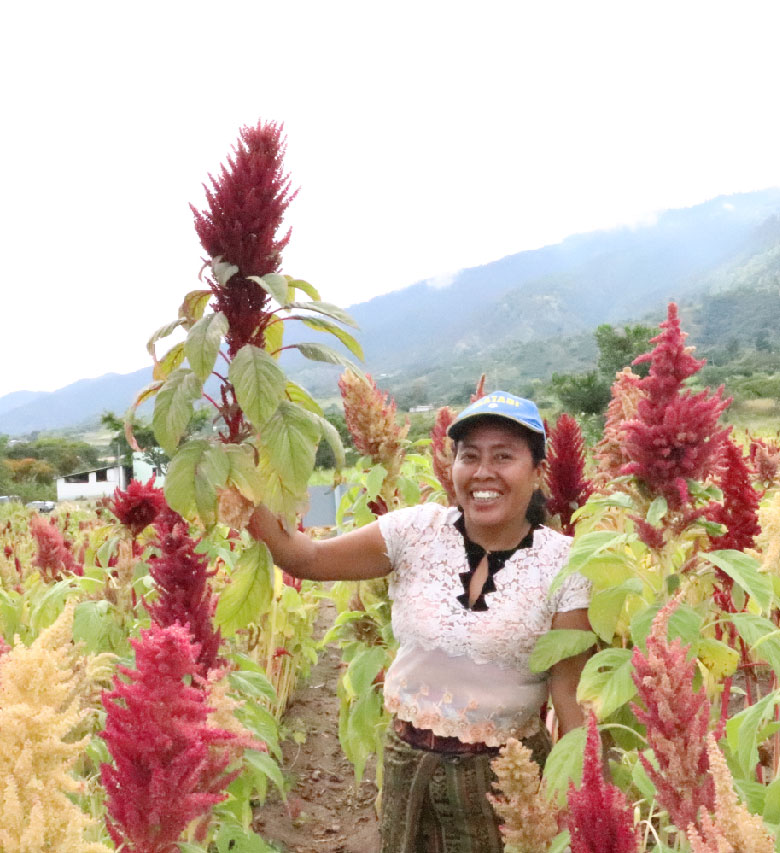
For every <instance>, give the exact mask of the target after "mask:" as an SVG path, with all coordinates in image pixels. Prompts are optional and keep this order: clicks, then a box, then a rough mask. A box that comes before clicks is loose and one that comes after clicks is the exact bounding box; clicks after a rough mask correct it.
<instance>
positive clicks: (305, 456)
mask: <svg viewBox="0 0 780 853" xmlns="http://www.w3.org/2000/svg"><path fill="white" fill-rule="evenodd" d="M319 437H320V430H319V426H318V425H317V424H316V423H315V422H314V421H313V420H312V416H311V414H310V413H309V412H307V411H305V410H304V409H301V408H300V406H296V405H295V404H294V403H288V402H287V401H285V400H283V401H282V402H281V403H280V404H279V407H278V408H277V410H276V411H275V412H274V413H273V415H272V417H271V418H270V419H269V420H268V421H267V423H265V424H264V426H263V429H262V432H261V434H260V435H259V436H258V438H257V440H256V441H257V451H258V456H259V463H258V469H259V471H260V474H261V478H262V480H263V486H264V492H263V502H264V503H265V504H266V505H267V506H268V508H269V509H270V510H271V511H272V512H276V513H278V514H280V515H283V516H284V517H286V518H287V519H288V520H289V521H294V516H295V511H296V509H297V508H298V506H299V505H300V504H301V502H302V501H303V500H305V495H306V486H307V485H308V482H309V477H310V476H311V473H312V471H313V470H314V458H315V455H316V453H317V442H318V440H319Z"/></svg>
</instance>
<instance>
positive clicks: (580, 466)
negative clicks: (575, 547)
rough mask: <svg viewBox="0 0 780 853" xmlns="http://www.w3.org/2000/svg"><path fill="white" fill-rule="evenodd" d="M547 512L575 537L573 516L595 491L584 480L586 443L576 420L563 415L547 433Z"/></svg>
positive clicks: (566, 532)
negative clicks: (556, 517) (557, 518)
mask: <svg viewBox="0 0 780 853" xmlns="http://www.w3.org/2000/svg"><path fill="white" fill-rule="evenodd" d="M546 484H547V491H548V493H549V496H550V497H549V500H548V502H547V509H548V511H549V512H550V514H551V515H557V516H558V517H559V518H560V520H561V530H562V532H563V533H565V534H566V535H567V536H573V535H574V525H573V524H572V523H571V517H572V515H573V513H574V511H575V510H577V509H578V508H579V507H581V506H582V505H583V504H584V503H585V501H587V499H588V498H589V497H590V495H591V493H592V492H593V484H592V483H591V482H590V480H588V479H586V477H585V441H584V439H583V437H582V431H581V430H580V427H579V424H578V423H577V421H576V420H575V419H574V418H573V417H572V416H571V415H568V414H562V415H561V416H560V417H559V418H558V420H557V422H556V424H555V426H554V427H553V428H552V429H549V430H548V434H547V474H546Z"/></svg>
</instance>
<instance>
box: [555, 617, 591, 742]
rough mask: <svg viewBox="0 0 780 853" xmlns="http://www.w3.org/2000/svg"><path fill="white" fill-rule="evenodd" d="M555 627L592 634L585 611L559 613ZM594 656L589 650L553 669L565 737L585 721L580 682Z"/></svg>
mask: <svg viewBox="0 0 780 853" xmlns="http://www.w3.org/2000/svg"><path fill="white" fill-rule="evenodd" d="M552 627H553V628H556V629H561V630H564V629H574V630H578V631H590V630H591V627H590V622H588V611H587V609H585V608H583V609H581V610H568V611H565V612H562V613H556V614H555V616H553V620H552ZM591 654H592V652H591V651H587V652H582V654H579V655H574V657H570V658H565V659H564V660H561V661H558V663H556V664H554V665H553V666H552V668H551V669H550V696H551V698H552V702H553V707H554V708H555V715H556V717H557V718H558V735H559V736H561V737H562V736H563V735H565V734H566V733H567V732H569V731H571V730H572V729H574V728H576V727H577V726H581V725H583V724H584V722H585V715H584V714H583V712H582V708H580V706H579V705H578V704H577V686H578V685H579V683H580V675H582V670H583V667H584V666H585V664H586V663H587V662H588V658H589V657H590V656H591Z"/></svg>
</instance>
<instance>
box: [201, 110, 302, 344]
mask: <svg viewBox="0 0 780 853" xmlns="http://www.w3.org/2000/svg"><path fill="white" fill-rule="evenodd" d="M285 147H286V146H285V142H284V138H283V136H282V128H281V127H279V126H277V125H276V124H273V123H268V124H263V123H262V122H260V123H259V124H258V125H257V126H256V127H244V128H242V129H241V131H240V137H239V139H238V142H237V143H236V145H235V146H234V147H233V156H232V157H230V156H229V157H228V158H227V166H223V167H222V171H221V173H220V175H219V176H218V177H217V178H214V177H212V176H211V175H209V179H210V181H211V189H209V188H208V187H205V189H206V200H207V202H208V209H207V210H203V211H200V212H198V211H197V210H196V209H195V208H194V207H192V205H190V207H191V209H192V212H193V214H194V216H195V230H196V231H197V232H198V237H199V238H200V241H201V243H202V245H203V248H204V249H205V250H206V252H208V254H209V256H210V257H211V258H212V259H217V258H220V259H221V260H223V261H226V262H227V263H229V264H233V265H234V266H236V267H238V273H236V274H235V275H233V276H232V277H231V278H230V279H229V280H228V281H227V282H225V284H224V285H218V284H216V283H212V290H213V291H214V296H215V297H216V308H217V311H221V312H222V313H223V314H224V315H225V316H226V317H227V319H228V321H229V323H230V331H229V333H228V336H227V341H228V349H229V352H230V356H231V358H232V357H233V356H234V355H235V354H236V353H237V352H238V350H240V349H241V347H242V346H244V345H245V344H247V343H252V344H255V345H256V346H259V347H262V346H263V340H264V330H265V327H266V325H267V323H268V321H269V320H270V318H271V315H270V313H269V312H267V310H266V306H267V304H268V294H267V293H266V291H265V290H264V289H263V288H262V287H261V286H260V285H259V284H258V283H257V282H255V281H252V280H251V279H250V278H249V276H264V275H267V274H268V273H273V272H277V271H278V270H279V268H280V265H281V255H282V250H283V249H284V248H285V246H286V245H287V243H288V242H289V239H290V232H289V230H288V231H287V233H286V234H284V236H281V237H277V231H278V230H279V228H280V227H281V225H282V220H283V218H284V213H285V211H286V210H287V207H288V205H289V204H290V202H291V201H292V200H293V199H294V198H295V196H296V194H297V191H296V192H292V193H291V192H290V179H289V176H288V175H286V174H285V172H284V165H283V157H284V152H285Z"/></svg>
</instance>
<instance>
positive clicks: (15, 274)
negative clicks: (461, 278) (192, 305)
mask: <svg viewBox="0 0 780 853" xmlns="http://www.w3.org/2000/svg"><path fill="white" fill-rule="evenodd" d="M0 27H2V32H3V46H2V49H1V50H2V52H1V53H0V74H2V79H3V87H2V114H3V116H4V118H5V121H4V122H3V125H4V129H3V131H2V133H0V157H2V164H3V172H2V175H3V181H2V195H1V196H0V198H2V205H1V206H0V251H1V252H2V255H3V257H4V258H5V274H4V282H3V286H2V301H1V302H0V305H1V306H2V307H1V308H0V311H1V312H2V331H1V332H0V396H2V395H3V394H5V393H8V392H10V391H16V390H21V389H30V390H53V389H55V388H59V387H62V386H63V385H65V384H68V383H69V382H72V381H75V380H77V379H81V378H85V377H91V376H98V375H101V374H103V373H106V372H108V371H117V372H129V371H132V370H136V369H138V368H140V367H143V366H144V365H145V364H147V363H148V356H147V354H146V351H145V344H146V340H147V339H148V337H149V335H150V334H151V333H152V332H153V331H154V330H155V329H156V328H157V327H159V326H161V325H162V324H164V323H165V322H167V321H168V320H170V319H173V318H174V317H175V316H176V311H177V308H178V305H179V303H180V301H181V298H182V296H183V295H184V294H185V293H186V292H187V291H188V290H191V289H194V288H196V287H198V282H197V273H198V270H199V268H200V258H201V255H202V251H201V249H200V246H199V244H198V242H197V239H196V237H195V233H194V229H193V227H192V216H191V213H190V211H189V208H188V202H190V201H192V202H193V203H195V204H196V205H198V206H200V202H201V201H202V197H203V196H202V189H201V183H202V181H204V180H205V178H206V174H207V173H208V172H210V171H211V172H214V171H216V169H217V168H218V166H219V164H220V163H221V162H222V161H223V160H224V157H225V155H226V154H227V153H228V151H229V149H230V146H231V145H232V143H233V142H234V141H235V139H236V136H237V133H238V129H239V127H240V126H241V125H243V124H249V123H255V122H256V121H257V120H258V119H259V118H263V119H266V120H269V119H272V120H276V121H282V122H284V124H285V129H286V131H287V134H288V154H287V160H286V162H287V166H288V170H289V171H290V173H291V175H292V178H293V183H294V185H297V186H300V187H301V191H300V194H299V196H298V198H297V199H296V201H295V202H294V203H293V206H292V207H291V209H290V211H289V224H291V225H292V227H293V235H292V239H291V242H290V246H289V247H288V250H287V252H286V254H285V262H284V271H285V272H289V273H291V274H294V275H295V276H297V277H301V278H306V279H308V280H309V281H311V282H312V283H313V284H315V285H316V286H317V287H318V288H319V289H320V291H321V292H322V294H323V298H325V299H327V300H328V301H331V302H335V303H337V304H340V305H343V306H346V305H348V304H353V303H355V302H360V301H365V300H367V299H370V298H371V297H372V296H375V295H377V294H379V293H383V292H387V291H390V290H395V289H398V288H401V287H404V286H406V285H409V284H412V283H414V282H415V281H419V280H421V279H425V278H434V277H437V278H441V277H445V278H446V276H447V275H448V274H449V273H451V272H453V271H455V270H457V269H460V268H463V267H466V266H473V265H475V264H481V263H485V262H487V261H490V260H494V259H496V258H499V257H502V256H504V255H507V254H511V253H514V252H518V251H521V250H523V249H528V248H535V247H538V246H541V245H544V244H548V243H553V242H557V241H559V240H560V239H561V238H563V237H564V236H566V235H568V234H571V233H574V232H582V231H589V230H594V229H596V228H602V227H610V226H614V225H618V224H625V223H632V222H637V221H642V220H644V219H646V218H647V217H648V216H649V215H651V214H652V212H653V211H656V210H661V209H665V208H670V207H682V206H688V205H692V204H696V203H698V202H701V201H704V200H706V199H708V198H712V197H713V196H716V195H720V194H722V193H731V192H739V191H746V190H753V189H761V188H765V187H768V186H778V185H780V113H778V109H777V106H778V96H779V94H780V85H779V84H780V74H779V73H778V72H779V71H780V51H778V48H777V38H778V32H780V5H778V4H777V3H774V2H767V3H756V2H749V0H740V2H739V3H737V2H721V3H719V2H685V0H674V2H632V1H631V0H619V2H599V0H590V2H582V0H577V2H539V0H531V2H504V3H494V2H485V0H481V2H480V3H475V2H473V0H472V2H457V0H449V2H443V3H439V2H426V0H416V2H403V0H398V2H384V3H382V2H376V0H375V2H369V0H359V2H349V3H348V2H340V0H328V2H322V0H312V2H296V0H275V1H274V2H273V3H269V2H265V0H254V2H239V0H221V2H210V3H206V2H195V1H194V0H189V2H178V0H154V2H145V0H134V2H132V3H121V4H120V3H113V2H105V0H101V2H79V0H68V2H61V0H56V2H47V0H41V2H37V3H23V2H18V3H7V4H4V6H3V11H2V12H0Z"/></svg>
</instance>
